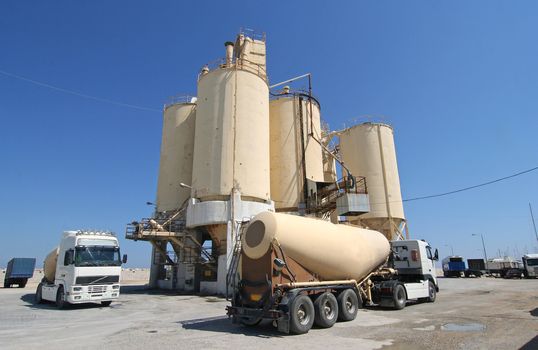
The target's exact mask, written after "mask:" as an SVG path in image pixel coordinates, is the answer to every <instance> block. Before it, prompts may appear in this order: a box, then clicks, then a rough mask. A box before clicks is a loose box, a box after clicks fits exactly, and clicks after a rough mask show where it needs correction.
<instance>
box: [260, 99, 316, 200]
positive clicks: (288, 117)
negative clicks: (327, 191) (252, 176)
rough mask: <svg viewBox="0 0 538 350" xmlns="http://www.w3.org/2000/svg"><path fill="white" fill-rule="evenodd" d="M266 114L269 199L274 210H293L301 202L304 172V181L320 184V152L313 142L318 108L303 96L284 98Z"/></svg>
mask: <svg viewBox="0 0 538 350" xmlns="http://www.w3.org/2000/svg"><path fill="white" fill-rule="evenodd" d="M300 101H301V102H300ZM269 114H270V139H271V199H272V200H273V201H274V202H275V208H277V209H283V210H285V209H289V210H292V209H294V208H295V210H296V208H297V207H298V204H299V203H300V202H304V197H303V193H304V181H305V180H304V179H305V175H304V174H305V172H306V179H309V180H312V181H315V182H323V181H324V172H323V154H322V149H321V146H320V144H319V143H318V142H317V141H316V140H314V139H313V137H315V138H316V139H317V140H321V131H320V130H321V126H320V110H319V106H318V104H317V103H316V102H315V101H314V100H311V99H309V98H308V97H306V96H303V97H300V96H296V95H285V96H283V97H279V98H277V99H274V100H272V101H271V102H270V103H269ZM301 120H302V127H301ZM301 136H302V139H303V142H302V143H301ZM303 152H304V159H305V165H304V168H303V164H302V159H303Z"/></svg>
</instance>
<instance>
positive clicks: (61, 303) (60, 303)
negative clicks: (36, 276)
mask: <svg viewBox="0 0 538 350" xmlns="http://www.w3.org/2000/svg"><path fill="white" fill-rule="evenodd" d="M56 307H57V308H58V309H60V310H61V309H65V308H66V307H67V301H65V292H64V287H63V286H60V287H59V288H58V292H57V293H56Z"/></svg>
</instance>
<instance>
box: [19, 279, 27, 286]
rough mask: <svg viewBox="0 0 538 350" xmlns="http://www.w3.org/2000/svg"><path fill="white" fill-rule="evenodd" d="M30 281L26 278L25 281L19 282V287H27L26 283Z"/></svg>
mask: <svg viewBox="0 0 538 350" xmlns="http://www.w3.org/2000/svg"><path fill="white" fill-rule="evenodd" d="M27 282H28V280H25V281H24V282H21V283H19V288H24V287H26V283H27Z"/></svg>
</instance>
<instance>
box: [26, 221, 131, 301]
mask: <svg viewBox="0 0 538 350" xmlns="http://www.w3.org/2000/svg"><path fill="white" fill-rule="evenodd" d="M122 262H123V263H125V262H127V256H126V255H124V256H123V259H122V258H120V247H119V243H118V239H117V237H116V235H115V234H113V233H111V232H94V231H82V230H79V231H66V232H64V234H63V236H62V239H61V241H60V245H59V246H58V247H57V248H55V249H54V250H53V251H52V252H50V253H49V254H48V255H47V257H46V258H45V261H44V264H43V265H44V266H43V272H44V277H43V280H42V281H41V283H39V285H38V286H37V290H36V293H35V299H36V302H37V303H41V302H43V301H44V300H47V301H52V302H55V303H56V306H57V307H58V308H60V309H62V308H65V307H66V306H67V305H69V304H81V303H90V302H100V303H101V305H103V306H109V305H110V304H111V303H112V301H113V300H116V299H118V298H119V295H120V275H121V264H122Z"/></svg>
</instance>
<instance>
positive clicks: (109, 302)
mask: <svg viewBox="0 0 538 350" xmlns="http://www.w3.org/2000/svg"><path fill="white" fill-rule="evenodd" d="M110 304H112V300H107V301H102V302H101V305H102V306H104V307H108V306H110Z"/></svg>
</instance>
